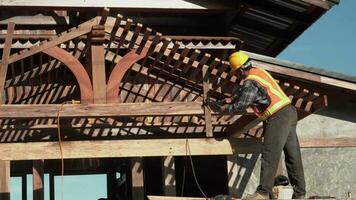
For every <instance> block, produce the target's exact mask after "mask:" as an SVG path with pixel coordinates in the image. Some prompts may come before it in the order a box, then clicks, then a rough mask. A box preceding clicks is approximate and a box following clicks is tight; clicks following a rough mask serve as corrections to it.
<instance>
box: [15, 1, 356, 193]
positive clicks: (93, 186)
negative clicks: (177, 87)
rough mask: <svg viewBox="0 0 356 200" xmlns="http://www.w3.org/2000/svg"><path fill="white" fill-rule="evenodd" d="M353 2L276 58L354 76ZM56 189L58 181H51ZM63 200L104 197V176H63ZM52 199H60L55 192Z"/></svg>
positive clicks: (344, 4) (355, 22) (336, 9)
mask: <svg viewBox="0 0 356 200" xmlns="http://www.w3.org/2000/svg"><path fill="white" fill-rule="evenodd" d="M355 9H356V0H341V4H340V5H339V6H335V7H333V8H332V9H331V10H330V11H329V12H328V13H326V14H325V15H324V16H322V17H321V18H320V19H319V20H318V21H317V22H316V23H314V24H313V25H312V26H311V27H310V28H309V29H307V30H306V31H305V32H304V33H303V34H302V35H301V36H300V37H299V38H298V39H297V40H295V41H294V42H293V43H292V44H291V45H290V46H289V47H288V48H287V49H285V50H284V51H283V52H282V53H281V54H280V55H278V58H281V59H285V60H290V61H295V62H298V63H302V64H306V65H310V66H313V67H318V68H323V69H326V70H330V71H336V72H340V73H344V74H347V75H352V76H356V14H355V12H356V11H355ZM45 184H46V187H45V196H46V198H45V200H48V199H49V194H48V190H49V189H48V175H46V176H45ZM55 185H56V186H59V185H60V177H56V178H55ZM27 186H28V194H27V195H28V199H29V200H32V193H31V191H32V177H31V176H30V175H29V176H28V179H27ZM64 186H65V187H64V199H65V200H77V199H87V200H97V199H98V198H101V197H106V176H105V175H87V176H81V177H80V178H78V176H66V177H65V180H64ZM56 190H57V191H56V194H55V195H56V199H60V196H59V192H60V190H59V188H56ZM20 199H21V178H19V177H13V178H11V200H20Z"/></svg>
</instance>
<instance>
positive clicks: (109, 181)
mask: <svg viewBox="0 0 356 200" xmlns="http://www.w3.org/2000/svg"><path fill="white" fill-rule="evenodd" d="M115 186H116V172H115V167H114V166H113V165H112V163H110V167H109V169H107V172H106V187H107V199H108V200H116V197H115Z"/></svg>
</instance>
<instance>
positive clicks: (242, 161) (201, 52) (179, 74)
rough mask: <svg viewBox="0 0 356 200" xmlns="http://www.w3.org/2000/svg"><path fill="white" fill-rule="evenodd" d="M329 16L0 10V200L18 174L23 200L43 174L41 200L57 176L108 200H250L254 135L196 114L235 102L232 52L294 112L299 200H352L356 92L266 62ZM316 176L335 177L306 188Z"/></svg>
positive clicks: (241, 124)
mask: <svg viewBox="0 0 356 200" xmlns="http://www.w3.org/2000/svg"><path fill="white" fill-rule="evenodd" d="M336 3H338V1H331V0H330V1H323V0H287V1H279V0H263V1H261V0H249V1H247V0H241V1H236V2H232V1H220V2H219V3H217V2H215V1H204V0H201V1H200V0H198V1H188V0H186V1H183V0H175V1H163V0H162V1H155V2H153V1H149V0H146V1H145V0H142V1H141V0H140V1H137V2H132V1H126V0H124V1H117V2H116V1H104V2H94V1H87V2H84V3H83V2H82V1H79V0H73V1H64V2H57V1H55V2H51V3H48V4H47V3H46V2H42V1H37V0H33V1H31V2H23V1H6V0H4V1H2V2H1V4H0V6H1V7H0V8H1V15H0V17H1V18H0V26H1V27H0V28H1V30H0V31H1V32H0V47H1V50H0V53H1V55H2V59H1V69H0V90H1V91H2V92H1V93H0V97H1V98H0V100H1V101H0V102H1V104H2V105H1V106H0V120H1V121H0V122H1V123H0V125H1V129H0V142H1V144H0V152H1V153H0V199H9V198H10V177H22V199H27V194H26V191H27V182H26V175H27V174H33V199H44V189H43V188H44V181H43V176H44V174H49V179H50V180H49V187H50V192H49V199H51V200H53V199H54V192H55V188H56V187H55V185H54V177H55V176H61V175H62V174H63V175H64V176H65V175H73V174H79V175H84V174H95V173H97V174H106V177H107V186H106V187H107V199H110V200H116V199H145V198H146V197H147V195H158V196H190V197H204V196H205V197H213V196H215V195H218V194H231V195H233V196H236V197H238V198H240V197H242V196H243V195H244V194H246V193H251V190H250V189H251V188H254V187H255V186H256V180H255V179H256V178H255V177H256V176H255V174H256V170H257V169H258V167H256V166H258V163H259V162H258V160H259V152H260V148H261V141H262V139H261V138H262V133H263V128H262V126H261V122H260V121H259V120H258V119H257V117H256V116H255V115H254V114H253V112H251V111H250V110H248V111H247V112H246V113H245V114H244V115H241V116H231V115H228V114H226V113H214V112H211V110H210V109H209V108H208V107H206V106H205V105H203V103H202V102H203V101H204V99H206V98H213V99H220V98H223V97H229V96H231V94H232V93H233V92H234V90H235V89H236V88H238V85H239V81H240V79H239V77H238V76H236V74H231V73H228V72H229V63H228V62H226V61H225V60H226V57H227V56H228V55H229V53H230V52H231V51H233V50H235V49H242V50H245V51H248V52H253V53H249V55H250V56H251V58H252V60H253V63H254V65H255V66H258V67H262V68H264V69H266V70H268V71H270V72H271V73H272V74H273V75H274V77H275V78H276V79H277V80H278V83H279V84H280V86H281V87H282V89H283V90H284V91H285V93H286V94H287V95H288V96H289V97H290V99H291V100H292V104H293V105H294V106H295V107H296V108H297V110H298V118H299V120H301V123H300V125H299V134H300V138H301V140H300V143H301V147H303V148H307V149H303V161H304V166H305V170H306V178H307V184H308V187H309V188H308V192H309V194H308V195H309V196H313V195H324V196H325V195H331V194H330V193H328V190H330V189H335V188H337V191H335V192H334V193H333V195H334V196H336V197H340V198H341V197H345V196H346V193H348V192H350V193H356V191H355V188H356V184H355V181H353V180H349V179H348V178H349V176H351V175H352V174H354V172H352V166H353V164H352V163H354V164H356V160H355V158H356V156H355V150H354V149H353V148H352V147H355V145H356V139H355V136H356V135H355V134H356V133H355V132H354V130H355V128H356V125H355V122H356V110H355V104H356V103H355V102H356V101H355V100H356V98H355V97H356V96H355V94H356V78H355V77H350V76H346V75H342V74H337V73H330V72H326V71H322V70H317V69H314V68H311V67H308V66H304V65H300V64H296V63H291V62H288V61H282V60H278V59H275V58H273V57H275V56H276V55H278V53H280V52H281V51H282V50H283V49H285V48H286V47H287V46H288V45H289V44H290V43H291V42H293V41H294V40H295V39H296V38H297V37H298V36H299V35H300V34H301V33H302V32H303V31H304V30H306V29H307V28H308V27H309V26H310V25H312V24H313V23H314V22H315V21H316V20H317V19H319V18H320V17H321V16H322V15H323V14H324V13H325V12H327V11H328V10H329V9H330V8H331V7H332V6H334V5H335V4H336ZM20 7H26V9H19V8H20ZM103 7H108V8H110V9H108V8H105V9H103ZM119 13H120V14H119ZM208 94H209V95H208ZM340 97H342V99H340ZM313 113H316V114H313ZM311 124H313V125H314V126H311ZM315 125H316V126H315ZM315 127H316V128H315ZM335 127H336V128H335ZM320 148H322V149H320ZM329 155H331V156H333V157H335V159H334V160H335V162H331V163H330V162H326V159H325V158H326V157H328V156H329ZM342 155H345V156H348V157H351V158H353V160H352V159H351V161H350V159H349V162H351V164H350V165H344V164H342V163H343V160H344V159H345V158H343V156H342ZM323 162H324V163H323ZM321 163H322V164H323V165H324V166H328V165H333V166H335V165H336V166H339V167H340V168H342V171H343V172H345V173H343V174H339V175H338V180H336V179H335V177H336V176H332V174H333V173H336V172H337V170H335V169H327V167H326V168H321V169H318V173H319V176H318V175H317V174H318V173H316V171H315V170H316V165H318V164H321ZM281 166H283V162H282V161H281ZM278 173H283V168H282V167H281V168H280V170H279V172H278ZM339 173H340V172H339ZM118 174H121V175H123V174H125V176H126V179H125V180H124V181H121V182H120V184H119V183H118V182H119V181H118V179H119V177H118V176H117V175H118ZM320 175H321V176H320ZM323 175H324V177H330V178H329V179H328V180H329V181H332V182H335V183H336V185H335V188H330V187H333V186H330V185H329V183H330V182H322V180H320V178H321V177H323ZM196 180H198V181H199V187H198V184H196V182H197V181H196ZM339 182H340V183H339ZM338 183H339V184H338ZM345 183H346V184H345ZM342 184H343V185H344V186H347V187H343V188H341V185H342ZM335 190H336V189H335Z"/></svg>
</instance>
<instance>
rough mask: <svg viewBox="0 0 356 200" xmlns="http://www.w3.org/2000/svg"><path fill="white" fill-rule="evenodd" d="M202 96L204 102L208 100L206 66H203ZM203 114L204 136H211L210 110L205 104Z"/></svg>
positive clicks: (208, 87) (208, 83)
mask: <svg viewBox="0 0 356 200" xmlns="http://www.w3.org/2000/svg"><path fill="white" fill-rule="evenodd" d="M202 73H203V98H204V102H207V101H208V98H209V95H208V92H209V89H210V81H209V73H208V66H206V65H204V66H203V70H202ZM204 115H205V130H206V137H213V126H212V124H211V112H210V108H209V107H208V106H207V105H204Z"/></svg>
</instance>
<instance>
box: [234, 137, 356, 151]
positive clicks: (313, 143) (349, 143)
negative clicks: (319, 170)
mask: <svg viewBox="0 0 356 200" xmlns="http://www.w3.org/2000/svg"><path fill="white" fill-rule="evenodd" d="M229 141H230V143H231V147H232V149H233V152H234V153H239V154H250V153H260V152H261V150H262V140H261V138H230V139H229ZM299 144H300V147H301V148H335V147H356V138H299Z"/></svg>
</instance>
